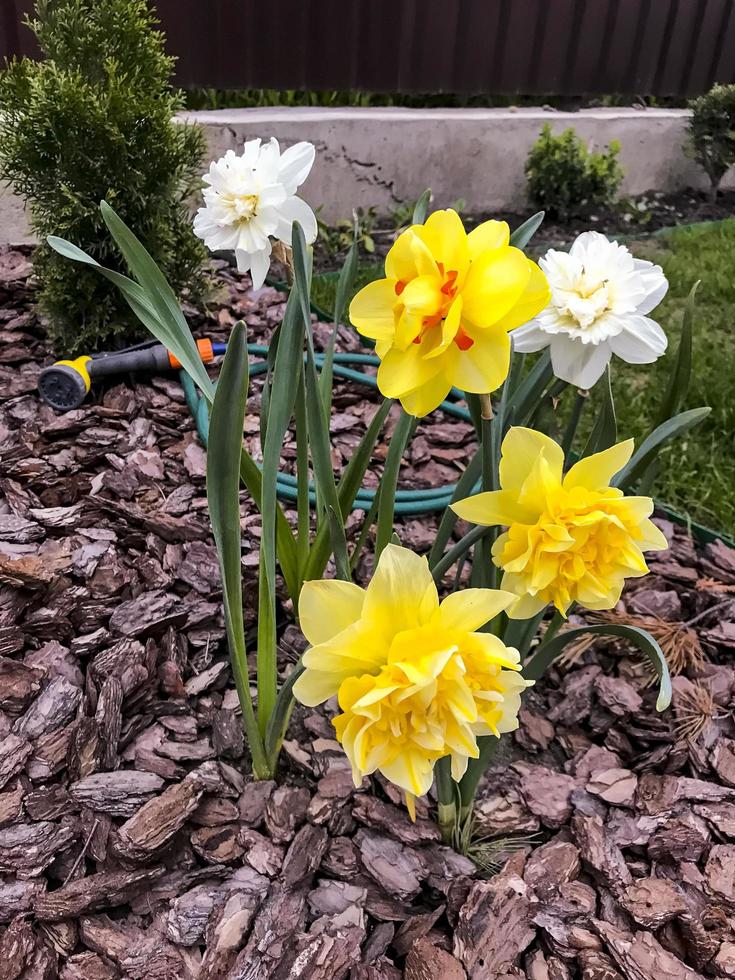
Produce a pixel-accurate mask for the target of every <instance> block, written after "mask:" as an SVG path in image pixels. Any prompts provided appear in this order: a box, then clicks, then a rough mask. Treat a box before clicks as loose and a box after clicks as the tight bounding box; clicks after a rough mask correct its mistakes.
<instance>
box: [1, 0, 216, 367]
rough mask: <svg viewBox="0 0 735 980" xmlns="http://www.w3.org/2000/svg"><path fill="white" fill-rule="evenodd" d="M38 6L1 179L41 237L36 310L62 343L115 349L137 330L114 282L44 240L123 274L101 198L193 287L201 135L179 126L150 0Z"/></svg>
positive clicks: (7, 123)
mask: <svg viewBox="0 0 735 980" xmlns="http://www.w3.org/2000/svg"><path fill="white" fill-rule="evenodd" d="M35 10H36V16H35V19H33V20H32V21H29V22H28V26H29V27H31V28H32V30H33V31H34V32H35V34H36V36H37V38H38V43H39V45H40V47H41V50H42V52H43V54H44V56H45V60H44V61H40V62H36V61H32V60H29V59H23V60H21V61H14V62H12V63H11V64H9V65H8V67H7V70H5V71H4V72H2V73H1V74H0V177H1V178H3V179H4V180H6V181H9V182H12V184H13V185H14V187H15V189H16V190H17V191H18V192H19V193H20V194H22V195H23V196H24V197H25V199H26V202H27V205H28V210H29V215H30V222H31V227H32V229H33V231H34V232H35V234H36V235H37V236H38V239H39V241H40V243H41V244H40V245H39V248H38V249H37V251H36V255H35V261H34V267H35V271H36V274H37V276H38V278H39V280H40V296H39V305H40V307H41V309H42V311H43V312H44V313H45V314H46V316H47V318H48V323H49V332H50V336H51V338H52V340H53V341H54V343H55V345H56V346H57V348H58V349H60V350H62V351H64V352H68V353H72V352H74V351H79V350H88V349H94V348H99V347H100V346H103V345H110V346H120V345H121V344H122V343H124V342H127V341H129V340H130V339H133V338H135V337H136V336H139V335H140V329H141V328H140V327H139V326H138V325H136V321H135V318H134V317H133V315H132V313H131V312H130V310H129V309H128V307H127V305H126V304H125V302H124V301H123V300H122V299H121V297H120V293H119V291H118V290H117V289H116V288H115V287H114V286H113V285H111V284H110V283H108V282H107V280H105V279H104V278H102V277H101V276H99V275H98V274H97V273H95V272H94V271H93V270H92V269H85V268H84V267H83V266H80V265H78V264H76V263H74V262H69V261H68V260H67V259H64V258H61V256H59V255H58V254H57V253H56V252H53V251H52V250H51V249H49V248H48V247H47V246H46V244H45V241H46V236H47V235H60V236H61V237H63V238H68V239H69V240H70V241H72V242H78V243H80V244H81V245H82V246H83V247H84V248H85V249H86V250H87V251H89V252H90V253H91V254H92V255H93V256H94V257H95V258H96V259H97V260H98V261H99V262H101V263H102V264H103V265H106V266H109V267H112V268H115V269H118V270H119V271H126V270H125V269H124V268H123V266H122V262H121V259H120V255H119V253H118V252H117V250H116V249H115V247H114V245H113V244H112V242H111V240H110V235H109V233H108V231H107V228H106V226H105V224H104V222H103V221H102V218H101V215H100V211H99V202H100V200H102V199H105V200H107V201H109V203H110V204H111V205H112V206H113V207H114V208H115V210H116V211H117V213H118V214H119V215H120V216H121V217H122V218H123V220H124V221H126V222H127V223H128V224H129V225H130V227H131V228H133V229H134V231H135V233H136V234H137V235H138V236H139V237H140V238H141V239H142V241H143V242H144V243H145V245H146V247H147V248H148V250H149V251H150V252H151V254H152V255H153V257H154V258H155V260H156V262H157V263H158V264H159V265H160V266H161V268H162V269H163V271H164V273H165V274H166V276H167V278H168V280H169V282H170V283H171V284H172V285H173V287H174V288H175V289H177V290H182V289H183V288H185V287H188V288H189V290H190V291H193V292H194V293H195V292H196V291H197V290H198V289H199V287H200V286H201V283H202V271H201V270H202V268H203V261H204V258H205V252H204V249H203V247H202V245H201V243H200V242H198V240H197V239H196V238H195V237H194V234H193V232H192V230H191V221H190V217H189V210H188V206H187V200H188V198H189V196H190V195H191V193H192V192H193V190H194V187H195V186H196V185H197V184H198V178H199V176H200V173H201V169H200V167H201V159H202V155H203V150H204V143H203V136H202V134H201V132H200V130H199V129H198V128H195V127H191V126H183V125H179V124H175V123H173V122H172V115H173V113H174V112H176V111H177V110H178V109H179V108H181V106H182V104H183V102H182V99H181V97H180V94H179V93H178V92H176V91H175V90H174V89H173V88H172V87H171V84H170V77H171V73H172V69H173V59H172V58H169V57H168V56H167V55H166V54H165V53H164V48H163V36H162V35H161V33H160V32H159V31H157V30H156V29H155V24H156V22H155V20H154V18H153V17H152V15H151V13H150V11H149V9H148V5H147V3H146V0H37V3H36V8H35Z"/></svg>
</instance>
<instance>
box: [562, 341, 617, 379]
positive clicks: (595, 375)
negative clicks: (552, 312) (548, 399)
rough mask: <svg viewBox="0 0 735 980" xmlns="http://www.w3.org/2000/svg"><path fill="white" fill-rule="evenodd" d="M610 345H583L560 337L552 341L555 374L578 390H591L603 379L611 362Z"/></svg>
mask: <svg viewBox="0 0 735 980" xmlns="http://www.w3.org/2000/svg"><path fill="white" fill-rule="evenodd" d="M610 354H611V352H610V345H609V342H607V341H605V342H603V343H601V344H596V345H595V344H583V343H582V342H581V341H579V340H574V339H572V338H571V337H563V336H561V335H558V336H556V337H553V338H552V341H551V366H552V368H553V369H554V374H555V375H556V376H557V378H560V379H561V380H562V381H568V382H569V384H571V385H576V386H577V388H581V389H586V388H591V387H592V385H593V384H594V383H595V382H596V381H597V380H598V379H599V378H601V377H602V375H603V374H604V372H605V368H606V367H607V364H608V362H609V360H610Z"/></svg>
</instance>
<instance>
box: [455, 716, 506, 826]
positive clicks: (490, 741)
mask: <svg viewBox="0 0 735 980" xmlns="http://www.w3.org/2000/svg"><path fill="white" fill-rule="evenodd" d="M499 742H500V739H499V738H496V737H495V735H486V736H484V738H479V739H478V740H477V744H478V748H479V749H480V756H479V758H477V759H470V761H469V763H468V765H467V771H466V772H465V774H464V776H463V777H462V779H461V780H460V781H459V800H460V811H459V821H460V824H464V823H465V821H466V820H467V819H468V818H469V817H470V816H471V814H472V808H473V806H474V803H475V794H476V793H477V787H478V785H479V783H480V780H481V779H482V777H483V776H484V775H485V772H486V770H487V767H488V766H489V765H490V763H491V762H492V760H493V757H494V756H495V753H496V752H497V750H498V744H499Z"/></svg>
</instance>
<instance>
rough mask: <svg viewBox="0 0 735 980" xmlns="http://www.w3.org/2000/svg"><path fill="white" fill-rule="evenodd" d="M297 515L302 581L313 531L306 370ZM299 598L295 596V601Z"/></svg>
mask: <svg viewBox="0 0 735 980" xmlns="http://www.w3.org/2000/svg"><path fill="white" fill-rule="evenodd" d="M295 415H296V479H297V489H296V513H297V526H298V536H297V538H296V551H297V556H298V567H299V578H300V579H301V577H302V575H303V571H304V567H305V566H306V562H307V561H308V560H309V534H310V530H311V513H310V503H309V433H308V427H307V423H306V389H305V388H304V369H303V366H302V368H301V371H300V372H299V381H298V390H297V392H296V404H295ZM297 600H298V596H294V601H297Z"/></svg>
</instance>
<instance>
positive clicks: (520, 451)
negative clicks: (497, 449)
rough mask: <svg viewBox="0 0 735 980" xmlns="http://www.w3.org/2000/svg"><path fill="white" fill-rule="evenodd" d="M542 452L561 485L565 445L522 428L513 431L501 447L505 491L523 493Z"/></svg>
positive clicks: (502, 484)
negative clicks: (562, 445)
mask: <svg viewBox="0 0 735 980" xmlns="http://www.w3.org/2000/svg"><path fill="white" fill-rule="evenodd" d="M541 453H543V454H544V456H545V457H546V460H547V461H548V463H549V465H550V467H551V471H552V473H553V474H554V475H555V476H557V477H558V480H559V483H561V475H562V469H563V466H564V453H563V452H562V449H561V446H559V445H557V443H555V442H554V440H553V439H550V438H549V436H547V435H544V434H543V433H542V432H536V430H535V429H527V428H525V427H523V426H520V425H515V426H513V427H512V428H510V429H509V430H508V434H507V435H506V437H505V439H503V444H502V446H501V457H500V485H501V487H502V488H503V490H520V489H521V487H522V486H523V484H524V483H525V482H526V480H527V479H528V476H529V474H530V472H531V469H532V467H533V464H534V462H535V460H536V458H537V457H538V456H539V455H540V454H541Z"/></svg>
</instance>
